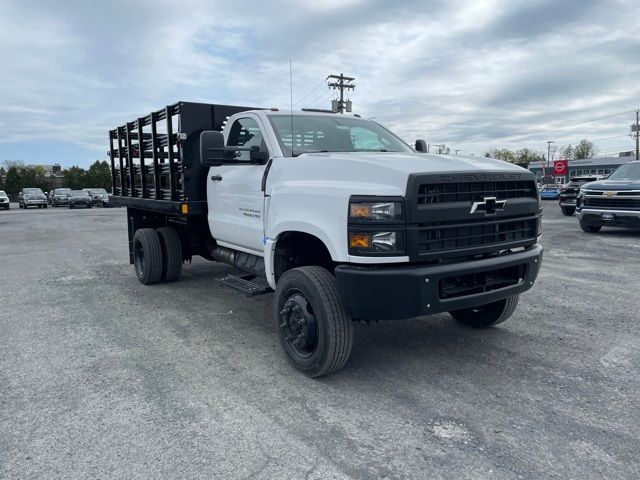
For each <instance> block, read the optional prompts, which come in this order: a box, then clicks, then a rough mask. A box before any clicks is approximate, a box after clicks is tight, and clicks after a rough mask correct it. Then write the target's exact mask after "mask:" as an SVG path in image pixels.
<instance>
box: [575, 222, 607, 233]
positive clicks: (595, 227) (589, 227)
mask: <svg viewBox="0 0 640 480" xmlns="http://www.w3.org/2000/svg"><path fill="white" fill-rule="evenodd" d="M580 228H581V229H582V230H583V231H585V232H587V233H598V232H599V231H600V230H602V226H600V225H587V224H585V223H582V222H580Z"/></svg>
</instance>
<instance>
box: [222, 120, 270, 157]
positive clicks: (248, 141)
mask: <svg viewBox="0 0 640 480" xmlns="http://www.w3.org/2000/svg"><path fill="white" fill-rule="evenodd" d="M254 145H256V146H258V147H259V148H260V150H261V151H264V152H266V151H267V147H266V144H265V143H264V138H263V136H262V131H261V130H260V127H259V126H258V122H256V121H255V120H254V119H253V118H249V117H246V118H239V119H238V120H236V121H235V122H233V125H231V130H230V131H229V138H228V140H227V146H229V147H252V146H254ZM249 155H250V154H249V152H244V151H243V152H236V157H235V159H236V160H238V161H248V160H250V158H249Z"/></svg>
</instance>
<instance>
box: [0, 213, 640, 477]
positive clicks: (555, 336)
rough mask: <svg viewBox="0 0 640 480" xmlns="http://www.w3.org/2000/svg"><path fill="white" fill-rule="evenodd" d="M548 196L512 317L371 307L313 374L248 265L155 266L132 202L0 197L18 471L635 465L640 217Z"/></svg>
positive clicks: (208, 473)
mask: <svg viewBox="0 0 640 480" xmlns="http://www.w3.org/2000/svg"><path fill="white" fill-rule="evenodd" d="M544 205H545V216H544V220H543V232H544V233H543V237H542V240H541V241H542V243H543V245H544V246H545V249H546V250H545V257H544V261H543V267H542V271H541V274H540V277H539V279H538V282H537V283H536V285H535V286H534V287H533V289H532V290H530V291H529V292H527V293H526V294H524V295H523V296H522V297H521V300H520V305H519V308H518V309H517V310H516V312H515V314H514V315H513V317H512V318H511V319H510V320H509V321H507V322H506V323H504V324H502V325H500V326H499V327H497V328H493V329H489V330H485V331H476V330H473V329H470V328H466V327H464V326H461V325H459V324H457V323H456V322H455V321H454V320H453V319H451V317H449V316H448V315H447V314H441V315H435V316H432V317H423V318H419V319H415V320H410V321H396V322H379V323H371V324H365V323H358V324H356V328H355V338H354V347H353V354H352V357H351V360H350V362H349V363H348V364H347V365H346V367H345V368H344V369H342V370H340V371H339V372H337V373H335V374H333V375H331V376H328V377H324V378H321V379H316V380H314V379H309V378H306V377H305V376H303V375H301V374H299V373H298V372H296V371H295V370H293V369H292V367H291V366H290V365H289V363H288V362H287V360H286V359H285V357H284V355H283V353H281V351H280V347H279V345H278V344H277V343H276V336H275V329H274V324H273V321H272V318H271V315H270V313H271V296H270V295H267V296H262V297H255V298H246V297H245V296H244V295H243V294H241V293H240V292H236V291H234V290H230V289H228V288H226V287H222V286H219V285H218V284H217V283H216V281H215V278H216V277H218V276H220V275H221V274H223V273H225V272H228V271H231V270H232V269H231V267H228V266H226V265H221V264H215V263H210V262H207V261H204V260H201V259H196V260H194V262H193V263H192V264H187V265H185V268H184V270H183V276H182V278H181V280H180V281H179V282H177V283H173V284H161V285H154V286H143V285H141V284H140V283H138V281H137V279H136V277H135V274H134V272H133V268H132V267H131V266H130V265H129V264H128V254H127V233H126V219H125V210H124V209H98V208H94V209H91V210H68V209H66V208H60V209H52V208H49V209H46V210H41V209H35V210H34V209H31V210H27V211H24V210H19V209H17V208H14V209H12V210H10V211H0V478H7V479H14V478H24V479H28V478H74V479H76V478H77V479H86V478H207V479H212V478H219V479H236V478H259V479H304V478H306V479H330V478H371V479H378V478H390V479H396V478H397V479H405V478H420V479H423V478H424V479H458V478H469V479H484V478H491V479H519V478H522V479H546V478H559V479H570V478H575V479H602V478H606V479H622V478H624V479H635V478H638V476H639V472H640V407H639V402H638V399H639V398H640V375H639V373H638V370H639V368H640V349H639V347H640V333H639V329H638V320H639V319H640V313H639V311H640V296H639V295H638V292H639V290H638V285H639V281H638V277H639V272H640V233H634V232H629V231H625V230H614V229H605V230H603V233H600V234H587V233H584V232H582V231H581V230H580V228H579V227H578V224H577V220H576V218H575V217H563V216H562V215H561V213H560V211H559V208H558V206H557V203H556V202H544Z"/></svg>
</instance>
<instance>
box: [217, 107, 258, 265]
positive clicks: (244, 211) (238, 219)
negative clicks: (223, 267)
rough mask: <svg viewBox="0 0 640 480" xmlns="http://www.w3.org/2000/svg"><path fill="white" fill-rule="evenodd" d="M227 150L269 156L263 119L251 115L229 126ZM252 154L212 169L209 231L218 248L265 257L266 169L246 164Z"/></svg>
mask: <svg viewBox="0 0 640 480" xmlns="http://www.w3.org/2000/svg"><path fill="white" fill-rule="evenodd" d="M227 131H228V132H229V133H228V135H227V142H226V144H227V146H238V147H251V146H254V145H257V146H259V147H260V150H261V151H265V152H269V146H268V145H267V141H266V139H265V136H264V135H263V132H264V128H263V126H262V124H261V120H260V118H258V117H257V116H254V115H252V114H247V115H246V116H244V117H241V118H238V119H236V120H235V121H234V122H233V124H232V125H231V126H230V128H229V130H227ZM249 161H250V158H249V152H245V151H238V152H236V155H235V158H234V159H233V160H229V161H227V162H225V164H224V165H221V166H219V167H211V168H210V169H209V178H208V179H207V198H208V205H209V214H208V221H209V228H210V230H211V234H212V235H213V237H214V238H215V239H216V241H217V242H218V244H219V245H222V246H226V247H231V248H234V247H239V249H240V250H245V251H251V252H254V253H259V254H260V255H262V254H263V251H264V250H263V248H264V247H263V239H264V192H263V191H262V188H261V187H262V176H263V175H264V172H265V168H266V165H259V164H257V163H247V162H249ZM240 162H242V163H240Z"/></svg>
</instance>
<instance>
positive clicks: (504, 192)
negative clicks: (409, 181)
mask: <svg viewBox="0 0 640 480" xmlns="http://www.w3.org/2000/svg"><path fill="white" fill-rule="evenodd" d="M484 197H496V198H497V199H498V200H506V199H510V198H527V197H530V198H536V187H535V183H534V182H533V181H522V180H518V181H501V182H459V183H425V184H422V185H420V186H419V188H418V204H419V205H424V204H433V203H448V202H475V201H479V200H482V199H483V198H484Z"/></svg>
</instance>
